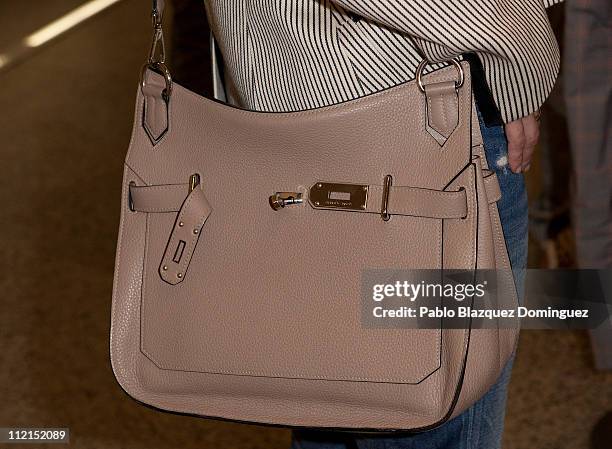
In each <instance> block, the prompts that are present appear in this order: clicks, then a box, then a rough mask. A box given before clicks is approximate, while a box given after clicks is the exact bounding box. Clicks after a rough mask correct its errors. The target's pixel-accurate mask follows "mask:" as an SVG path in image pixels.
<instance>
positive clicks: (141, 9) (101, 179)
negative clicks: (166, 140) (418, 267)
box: [0, 0, 612, 449]
mask: <svg viewBox="0 0 612 449" xmlns="http://www.w3.org/2000/svg"><path fill="white" fill-rule="evenodd" d="M15 1H16V0H15ZM148 7H149V2H148V1H147V0H125V1H123V2H121V3H120V4H119V5H118V6H116V7H113V8H112V9H111V10H109V11H108V12H106V13H103V14H102V15H100V16H98V17H96V18H95V19H94V20H92V21H91V22H88V23H87V24H86V25H84V26H83V27H81V28H79V29H77V30H76V31H74V32H72V33H70V34H69V35H67V36H66V37H65V38H62V39H60V40H59V41H57V42H55V43H54V44H52V45H50V46H48V47H46V48H45V49H44V50H42V51H41V52H39V53H37V54H36V55H35V56H34V57H33V58H31V59H30V60H28V61H26V62H24V63H22V64H21V65H19V66H18V67H15V68H14V69H12V70H11V71H9V72H6V73H0V83H1V86H2V88H1V90H0V111H1V112H0V117H1V119H0V123H1V126H0V130H1V132H2V145H1V146H0V155H1V156H0V157H1V160H2V164H1V176H0V203H1V204H2V206H3V207H2V212H1V213H0V228H1V229H2V231H1V232H2V240H1V243H0V257H1V259H0V261H1V262H0V263H1V266H0V270H1V271H2V273H3V274H4V276H2V277H1V278H0V292H1V295H2V296H1V297H2V306H3V310H2V313H1V314H0V344H1V348H2V350H1V351H0V366H1V367H2V369H1V370H0V398H2V406H1V407H0V426H47V427H49V426H66V427H70V428H71V431H72V438H71V444H70V447H71V448H79V449H119V448H125V449H179V448H180V449H190V448H194V449H195V448H198V449H281V448H286V447H287V444H288V442H289V433H288V431H286V430H283V429H276V428H269V427H258V426H248V425H239V424H232V423H227V422H219V421H210V420H202V419H198V418H193V417H185V416H179V415H172V414H166V413H161V412H158V411H155V410H153V409H150V408H147V407H143V406H141V405H139V404H137V403H136V402H135V401H133V400H131V399H130V398H129V397H128V396H127V395H126V394H125V393H123V392H122V391H121V389H120V388H119V386H118V385H117V384H116V382H115V381H114V378H113V375H112V373H111V369H110V364H109V359H108V342H107V340H108V331H109V316H110V295H111V285H112V271H113V263H114V250H115V238H116V233H117V223H118V217H119V215H118V214H119V195H120V183H121V171H122V160H123V157H124V152H125V150H126V148H127V145H128V141H129V135H130V130H131V120H132V114H133V107H134V104H133V101H134V94H135V90H136V85H137V77H138V73H139V69H140V64H141V63H142V61H143V59H144V56H145V54H146V51H147V49H148V44H149V42H148V39H149V35H150V28H149V25H150V22H149V17H148ZM7 20H8V21H11V20H16V19H15V18H11V17H6V16H1V18H0V22H2V23H4V22H6V21H7ZM0 29H2V27H0ZM611 406H612V374H602V373H596V372H594V371H593V370H592V369H591V359H590V355H589V348H588V340H587V338H586V336H585V335H584V334H583V333H578V332H560V331H554V332H553V331H549V332H545V331H538V332H535V331H529V332H524V333H523V335H522V338H521V344H520V349H519V352H518V359H517V362H516V365H515V370H514V376H513V380H512V383H511V388H510V402H509V408H508V414H507V431H506V435H505V440H504V447H505V449H587V443H586V442H587V436H588V431H589V429H590V428H591V426H592V425H593V423H594V422H595V421H596V419H597V418H598V417H599V416H600V415H601V414H603V412H604V411H605V410H606V409H607V408H610V407H611ZM20 447H24V448H27V447H35V446H28V445H23V446H20Z"/></svg>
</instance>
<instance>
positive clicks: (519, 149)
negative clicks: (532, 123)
mask: <svg viewBox="0 0 612 449" xmlns="http://www.w3.org/2000/svg"><path fill="white" fill-rule="evenodd" d="M505 130H506V139H507V140H508V165H509V166H510V170H512V171H513V172H514V173H520V171H521V169H522V166H523V150H524V148H525V142H526V138H525V130H524V129H523V121H522V119H518V120H515V121H513V122H510V123H507V124H506V126H505Z"/></svg>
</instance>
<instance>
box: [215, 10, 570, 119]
mask: <svg viewBox="0 0 612 449" xmlns="http://www.w3.org/2000/svg"><path fill="white" fill-rule="evenodd" d="M560 1H562V0H462V1H454V0H207V2H206V3H207V13H208V19H209V22H210V26H211V29H212V31H213V34H214V35H215V38H216V40H217V42H218V44H219V48H220V51H221V54H222V56H223V64H224V74H225V87H226V94H227V96H228V98H229V101H230V102H232V103H234V104H236V105H239V106H241V107H244V108H248V109H253V110H260V111H276V112H279V111H296V110H302V109H311V108H317V107H321V106H326V105H330V104H334V103H339V102H342V101H347V100H351V99H354V98H357V97H361V96H364V95H368V94H370V93H374V92H376V91H379V90H382V89H386V88H389V87H392V86H395V85H397V84H401V83H403V82H406V81H409V80H412V79H414V78H415V73H416V68H417V66H418V64H419V62H421V61H422V60H423V58H427V59H428V60H429V61H430V62H432V64H431V65H430V66H429V67H428V69H427V70H434V69H437V68H440V67H442V66H444V65H446V64H447V63H445V62H444V61H447V60H448V59H450V58H453V57H459V58H461V57H462V55H463V54H465V53H473V54H475V55H477V56H478V58H477V60H480V62H481V65H482V69H483V71H484V77H485V79H486V81H487V83H486V84H487V85H488V90H489V91H490V94H491V96H492V99H493V101H494V103H495V105H496V106H497V109H498V110H499V114H500V116H501V119H502V120H503V121H504V122H510V121H513V120H516V119H518V118H520V117H524V116H526V115H529V114H531V113H532V112H534V111H535V110H536V109H538V108H539V107H540V106H541V105H542V103H543V102H544V100H545V99H546V97H547V96H548V94H549V93H550V91H551V90H552V88H553V85H554V83H555V79H556V77H557V73H558V71H559V59H560V58H559V48H558V45H557V41H556V39H555V36H554V34H553V32H552V29H551V27H550V23H549V21H548V17H547V15H546V10H545V8H546V7H548V6H550V5H552V4H555V3H559V2H560ZM427 70H426V72H427Z"/></svg>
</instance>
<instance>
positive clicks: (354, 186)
mask: <svg viewBox="0 0 612 449" xmlns="http://www.w3.org/2000/svg"><path fill="white" fill-rule="evenodd" d="M154 24H155V26H156V31H155V38H154V42H156V43H159V42H160V39H161V38H162V36H161V11H160V8H159V6H158V7H157V9H155V10H154ZM424 69H426V64H425V63H424V64H422V66H421V67H420V69H419V76H418V78H417V80H415V81H413V82H408V83H405V84H402V85H399V86H396V87H393V88H390V89H387V90H384V91H382V92H379V93H375V94H372V95H369V96H366V97H363V98H359V99H355V100H352V101H348V102H344V103H341V104H337V105H333V106H328V107H323V108H319V109H314V110H305V111H299V112H290V113H266V112H254V111H248V110H242V109H238V108H235V107H232V106H229V105H226V104H223V103H221V102H217V101H213V100H208V99H206V98H203V97H201V96H198V95H196V94H195V93H193V92H190V91H189V90H187V89H184V88H182V87H181V86H179V85H177V84H173V83H172V80H171V78H170V74H169V72H168V70H167V68H166V66H165V65H164V63H163V52H162V53H161V55H160V52H159V48H156V45H154V46H153V48H152V50H151V57H150V60H149V62H148V63H147V64H146V65H145V69H144V70H143V77H142V82H141V86H140V87H139V89H138V92H137V98H136V113H135V119H134V127H133V132H132V138H131V142H130V145H129V150H128V153H127V156H126V159H125V168H124V178H123V189H122V202H121V223H120V228H119V237H118V244H117V256H116V270H115V279H114V289H113V304H112V323H111V335H110V351H111V361H112V367H113V371H114V373H115V376H116V378H117V380H118V382H119V383H120V385H121V386H122V388H123V389H124V390H125V391H126V392H127V393H128V394H129V395H130V396H132V397H133V398H135V399H137V400H138V401H142V402H144V403H146V404H150V405H152V406H155V407H158V408H160V409H164V410H170V411H175V412H183V413H188V414H196V415H200V416H206V417H220V418H226V419H233V420H240V421H250V422H257V423H273V424H280V425H288V426H309V427H325V428H337V429H355V430H356V429H359V430H424V429H428V428H432V427H434V426H437V425H439V424H441V423H443V422H444V421H445V420H447V419H449V418H451V417H453V416H456V415H457V414H459V413H460V412H462V411H463V410H465V409H466V408H467V407H469V406H470V405H471V404H473V403H474V402H475V401H476V400H477V399H478V398H480V397H481V396H482V395H483V394H484V393H485V392H486V391H487V390H488V388H489V387H490V386H491V385H492V384H493V383H494V382H495V381H496V379H497V377H498V375H499V373H500V371H501V369H502V368H503V366H504V365H505V363H506V361H507V360H508V359H509V357H510V356H511V353H512V351H513V348H514V345H515V341H516V336H517V331H516V330H515V329H470V328H469V327H468V328H467V329H441V328H440V329H371V328H366V327H364V326H363V325H362V323H361V319H360V310H361V300H360V282H361V276H362V272H363V270H364V269H366V268H391V269H395V268H398V267H401V268H406V267H408V268H431V269H440V270H441V269H442V268H461V269H467V270H475V269H478V268H497V269H505V270H508V269H509V262H508V256H507V253H506V248H505V243H504V239H503V235H502V231H501V226H500V220H499V216H498V212H497V205H496V201H497V200H498V199H499V197H500V192H499V186H498V183H497V179H496V176H495V174H494V173H492V172H491V171H489V170H487V164H486V160H485V158H484V152H483V146H482V139H481V135H480V131H479V126H478V121H477V116H476V113H475V108H474V103H473V99H472V92H471V85H470V72H469V67H468V65H467V64H466V63H465V62H461V63H460V62H457V61H453V64H451V65H449V66H448V67H446V68H443V69H440V70H436V71H433V72H431V73H428V74H426V75H423V74H422V73H423V71H424ZM512 285H513V284H512ZM512 294H514V292H513V293H512Z"/></svg>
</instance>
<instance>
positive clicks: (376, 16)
mask: <svg viewBox="0 0 612 449" xmlns="http://www.w3.org/2000/svg"><path fill="white" fill-rule="evenodd" d="M560 1H562V0H520V1H517V0H464V1H461V2H457V1H453V0H409V1H406V0H332V2H333V3H335V4H336V5H338V6H339V7H341V8H344V9H346V10H347V11H351V12H353V13H356V14H359V15H360V16H363V17H365V18H366V19H368V20H371V21H374V22H377V23H379V24H381V25H383V26H386V27H389V28H391V29H395V30H398V31H400V32H402V33H406V34H407V35H409V36H410V38H411V40H412V41H413V42H414V45H415V46H416V47H417V48H418V49H420V51H421V52H422V53H423V55H424V56H425V57H426V58H427V59H428V60H430V61H432V62H442V61H444V60H448V59H449V58H452V57H456V56H460V55H461V54H463V53H467V52H473V53H476V54H477V55H478V57H479V58H480V60H481V61H482V65H483V68H484V71H485V76H486V79H487V82H488V84H489V88H490V89H491V93H492V95H493V99H494V100H495V103H496V104H497V106H498V108H499V111H500V114H501V117H502V119H503V121H504V122H506V123H508V122H511V121H513V120H516V119H518V118H521V117H524V116H527V115H529V114H531V113H533V112H534V111H535V110H537V109H538V108H539V107H540V106H541V105H542V103H544V100H545V99H546V97H547V96H548V95H549V94H550V91H551V90H552V88H553V86H554V83H555V80H556V77H557V74H558V71H559V65H560V57H559V47H558V45H557V41H556V39H555V36H554V34H553V31H552V29H551V27H550V22H549V20H548V17H547V15H546V9H545V8H546V7H548V6H552V5H553V4H556V3H559V2H560Z"/></svg>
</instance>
